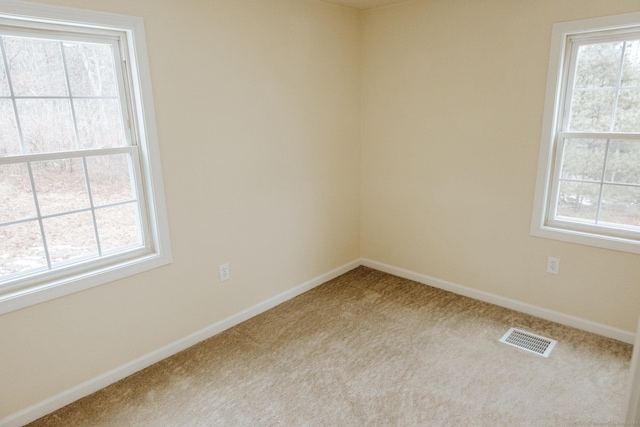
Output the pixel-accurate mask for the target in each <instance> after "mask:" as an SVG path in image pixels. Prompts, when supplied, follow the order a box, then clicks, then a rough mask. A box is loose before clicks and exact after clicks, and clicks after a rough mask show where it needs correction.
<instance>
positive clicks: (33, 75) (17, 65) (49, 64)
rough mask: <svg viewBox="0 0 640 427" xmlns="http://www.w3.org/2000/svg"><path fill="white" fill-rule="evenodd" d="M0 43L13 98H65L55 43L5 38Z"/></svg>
mask: <svg viewBox="0 0 640 427" xmlns="http://www.w3.org/2000/svg"><path fill="white" fill-rule="evenodd" d="M2 39H3V41H4V46H5V50H6V53H7V62H8V64H9V73H10V75H11V82H12V83H13V92H14V94H15V95H16V96H65V95H67V83H66V79H65V75H64V64H63V62H62V54H61V52H60V43H59V42H57V41H52V40H43V39H31V38H24V37H9V36H4V37H2Z"/></svg>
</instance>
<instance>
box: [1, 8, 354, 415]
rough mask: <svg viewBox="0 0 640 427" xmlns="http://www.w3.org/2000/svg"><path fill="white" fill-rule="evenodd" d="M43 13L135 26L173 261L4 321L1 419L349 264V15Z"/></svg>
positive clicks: (330, 11) (283, 11)
mask: <svg viewBox="0 0 640 427" xmlns="http://www.w3.org/2000/svg"><path fill="white" fill-rule="evenodd" d="M47 3H51V4H60V5H66V6H74V7H82V8H91V9H95V10H103V11H109V12H115V13H122V14H129V15H136V16H142V17H144V19H145V26H146V32H147V43H148V47H149V57H150V58H149V59H150V65H151V69H152V76H151V77H152V81H153V90H154V96H155V107H156V114H157V121H158V132H159V141H160V149H161V156H162V162H163V171H164V182H165V187H166V199H167V205H168V215H169V223H170V228H171V238H172V248H173V255H174V262H173V264H171V265H169V266H167V267H164V268H160V269H156V270H153V271H151V272H148V273H144V274H141V275H138V276H135V277H131V278H128V279H126V280H120V281H117V282H114V283H110V284H107V285H104V286H100V287H97V288H94V289H91V290H88V291H84V292H80V293H76V294H73V295H71V296H68V297H64V298H61V299H58V300H55V301H51V302H48V303H45V304H40V305H38V306H33V307H30V308H27V309H24V310H20V311H17V312H13V313H10V314H7V315H4V316H1V317H0V419H1V418H3V417H4V416H7V415H9V414H11V413H14V412H16V411H18V410H20V409H23V408H25V407H27V406H29V405H32V404H35V403H37V402H40V401H41V400H43V399H45V398H47V397H50V396H53V395H55V394H56V393H59V392H62V391H64V390H67V389H69V388H71V387H72V386H75V385H77V384H79V383H81V382H83V381H87V380H89V379H92V378H94V377H96V376H98V375H100V374H102V373H104V372H106V371H108V370H110V369H113V368H116V367H118V366H120V365H122V364H124V363H126V362H129V361H131V360H133V359H135V358H137V357H140V356H142V355H145V354H147V353H149V352H151V351H153V350H156V349H158V348H159V347H161V346H163V345H166V344H168V343H170V342H173V341H175V340H177V339H180V338H182V337H184V336H186V335H188V334H190V333H192V332H194V331H197V330H199V329H201V328H203V327H206V326H208V325H211V324H213V323H214V322H216V321H218V320H221V319H224V318H226V317H228V316H230V315H232V314H235V313H238V312H240V311H241V310H243V309H245V308H247V307H250V306H252V305H254V304H257V303H259V302H261V301H264V300H266V299H268V298H270V297H272V296H274V295H277V294H279V293H282V292H284V291H286V290H288V289H291V288H293V287H294V286H297V285H300V284H302V283H304V282H305V281H307V280H309V279H312V278H314V277H316V276H318V275H321V274H323V273H326V272H328V271H330V270H332V269H334V268H336V267H338V266H341V265H343V264H345V263H348V262H350V261H353V260H355V259H357V258H358V257H359V254H360V248H359V241H360V237H359V230H360V225H359V221H360V219H359V218H360V212H359V204H360V193H359V192H360V182H359V181H360V171H359V165H360V160H359V156H360V154H359V149H360V147H359V143H360V124H359V117H360V111H359V109H360V89H359V81H360V60H359V51H360V26H359V21H360V15H359V14H358V12H357V11H356V10H353V9H348V8H344V7H339V6H335V5H330V4H326V3H321V2H317V1H313V0H306V1H305V0H269V1H268V2H267V1H264V0H218V1H213V0H179V1H178V0H136V1H131V0H117V1H116V0H114V1H108V2H105V1H102V0H52V1H48V2H47ZM227 261H228V262H229V263H230V266H231V280H230V281H229V282H225V283H224V284H221V283H220V282H219V280H218V265H219V264H221V263H223V262H227Z"/></svg>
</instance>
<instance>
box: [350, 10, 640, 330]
mask: <svg viewBox="0 0 640 427" xmlns="http://www.w3.org/2000/svg"><path fill="white" fill-rule="evenodd" d="M638 10H640V3H638V1H637V0H607V1H602V0H523V1H513V0H482V1H478V0H428V1H427V0H425V1H409V2H406V3H401V4H397V5H394V6H392V7H388V8H380V9H373V10H369V11H366V12H364V14H363V70H364V74H363V93H362V97H363V98H362V99H363V104H362V105H363V110H362V111H363V118H362V121H363V126H362V129H363V136H362V141H363V142H362V147H363V148H362V174H363V175H362V182H363V187H362V206H361V209H362V255H363V257H365V258H369V259H372V260H375V261H379V262H383V263H387V264H391V265H394V266H397V267H402V268H405V269H408V270H412V271H414V272H418V273H422V274H425V275H428V276H432V277H435V278H438V279H443V280H447V281H450V282H454V283H457V284H459V285H463V286H467V287H471V288H474V289H477V290H481V291H486V292H490V293H493V294H496V295H500V296H503V297H508V298H513V299H516V300H518V301H521V302H525V303H529V304H533V305H536V306H538V307H543V308H547V309H551V310H555V311H559V312H561V313H564V314H567V315H572V316H577V317H580V318H583V319H587V320H591V321H595V322H600V323H603V324H605V325H609V326H613V327H617V328H621V329H623V330H627V331H634V330H635V327H636V322H637V319H638V315H639V314H640V256H638V255H634V254H629V253H623V252H616V251H611V250H605V249H597V248H593V247H587V246H580V245H576V244H569V243H563V242H559V241H553V240H546V239H540V238H534V237H531V236H530V234H529V228H530V223H531V214H532V208H533V196H534V188H535V179H536V172H537V160H538V150H539V146H540V138H541V127H542V113H543V103H544V95H545V90H546V76H547V65H548V59H549V44H550V39H551V27H552V24H553V23H555V22H561V21H568V20H576V19H583V18H588V17H596V16H604V15H612V14H617V13H626V12H632V11H638ZM548 256H555V257H559V258H560V260H561V261H560V274H559V275H557V276H555V275H551V274H548V273H546V260H547V257H548Z"/></svg>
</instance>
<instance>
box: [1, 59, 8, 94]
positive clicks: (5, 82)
mask: <svg viewBox="0 0 640 427" xmlns="http://www.w3.org/2000/svg"><path fill="white" fill-rule="evenodd" d="M9 95H11V91H10V90H9V80H8V76H7V69H6V68H5V66H4V61H0V96H9Z"/></svg>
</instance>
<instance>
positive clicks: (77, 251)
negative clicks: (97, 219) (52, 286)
mask: <svg viewBox="0 0 640 427" xmlns="http://www.w3.org/2000/svg"><path fill="white" fill-rule="evenodd" d="M42 225H43V227H44V235H45V237H46V238H47V247H48V249H49V257H50V258H51V264H52V265H55V264H59V263H61V262H66V261H73V260H79V259H81V258H87V257H94V256H97V255H98V246H97V244H96V235H95V229H94V227H93V217H92V215H91V212H79V213H75V214H69V215H62V216H57V217H54V218H47V219H43V220H42Z"/></svg>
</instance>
